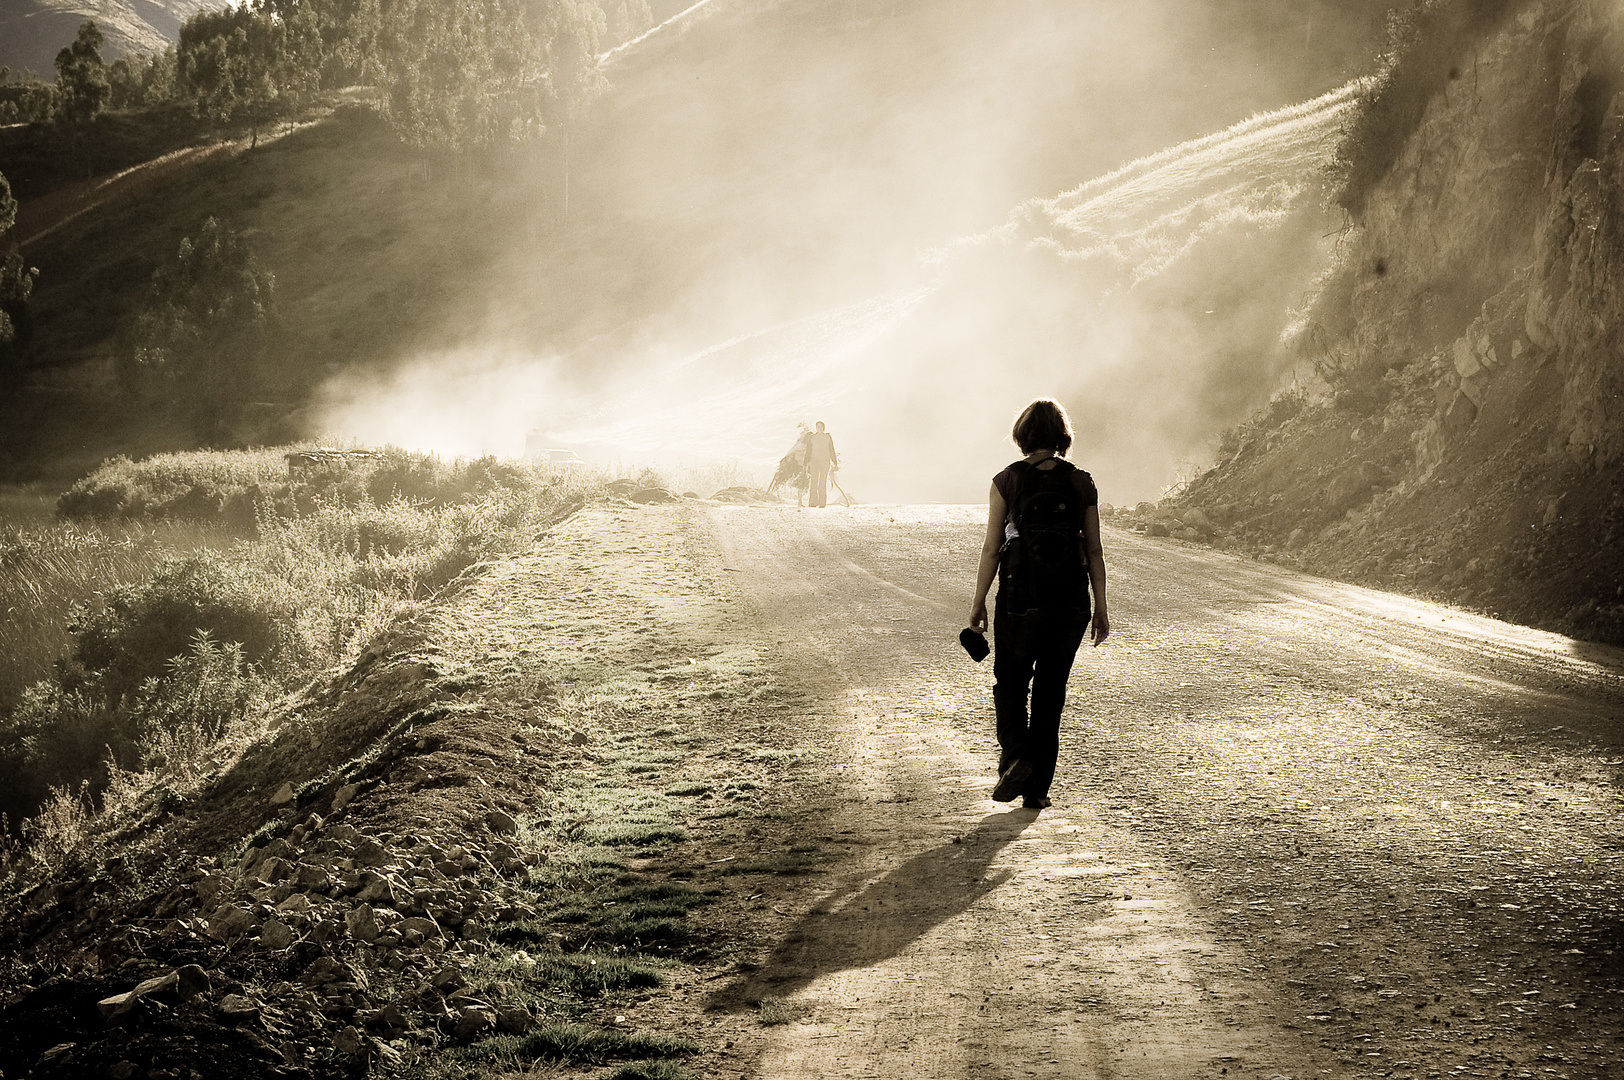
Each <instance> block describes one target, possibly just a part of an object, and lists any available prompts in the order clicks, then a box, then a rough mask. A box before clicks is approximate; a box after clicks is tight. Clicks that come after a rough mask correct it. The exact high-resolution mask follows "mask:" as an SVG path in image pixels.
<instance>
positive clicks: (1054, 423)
mask: <svg viewBox="0 0 1624 1080" xmlns="http://www.w3.org/2000/svg"><path fill="white" fill-rule="evenodd" d="M1012 434H1013V435H1014V437H1015V445H1016V446H1018V447H1020V448H1021V453H1023V454H1031V453H1034V452H1036V451H1038V450H1053V451H1054V452H1055V453H1057V454H1065V452H1066V451H1067V450H1070V449H1071V421H1070V420H1068V419H1066V410H1065V408H1064V407H1063V406H1062V405H1061V404H1060V402H1058V401H1054V400H1051V399H1050V398H1039V399H1038V400H1037V401H1034V402H1032V404H1030V405H1028V406H1027V407H1026V408H1025V409H1023V410H1021V415H1020V416H1018V417H1016V418H1015V430H1014V432H1013V433H1012Z"/></svg>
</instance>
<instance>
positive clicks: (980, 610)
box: [969, 600, 987, 634]
mask: <svg viewBox="0 0 1624 1080" xmlns="http://www.w3.org/2000/svg"><path fill="white" fill-rule="evenodd" d="M969 625H970V629H972V630H974V631H975V632H976V633H978V634H985V633H986V632H987V602H986V601H985V600H977V601H976V602H975V603H974V604H972V605H970V623H969Z"/></svg>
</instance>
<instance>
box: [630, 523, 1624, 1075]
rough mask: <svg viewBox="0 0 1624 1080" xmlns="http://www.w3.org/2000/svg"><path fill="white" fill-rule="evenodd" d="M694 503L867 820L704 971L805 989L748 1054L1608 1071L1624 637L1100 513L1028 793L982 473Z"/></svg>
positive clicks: (1326, 1071)
mask: <svg viewBox="0 0 1624 1080" xmlns="http://www.w3.org/2000/svg"><path fill="white" fill-rule="evenodd" d="M685 512H686V513H694V512H698V511H683V510H680V509H677V508H673V509H672V510H668V511H659V513H685ZM703 512H704V513H708V515H709V523H710V527H711V531H712V534H713V535H714V537H715V541H716V545H717V549H718V551H719V552H720V555H721V558H722V561H723V563H724V567H725V569H724V575H723V576H724V577H725V578H726V579H727V580H729V581H733V582H736V583H737V588H738V590H739V591H740V593H741V595H742V598H743V600H744V604H743V607H744V609H745V610H747V611H749V612H751V613H752V614H750V615H749V616H748V617H749V618H751V619H753V620H754V623H753V625H754V627H755V629H756V632H757V633H759V634H761V635H762V636H763V637H764V638H766V639H769V640H770V641H771V642H772V643H773V644H772V647H773V649H774V651H775V652H776V653H777V655H778V656H779V657H780V659H781V662H782V663H783V664H784V665H785V666H786V668H787V669H788V671H789V673H790V674H791V677H792V678H793V679H794V680H795V681H797V682H798V683H799V684H800V685H801V686H803V687H804V688H805V689H806V690H807V692H808V693H809V694H810V695H811V698H812V700H813V701H814V702H816V707H815V708H813V709H811V710H805V709H797V710H796V711H795V714H794V716H793V717H791V716H789V715H788V714H786V716H785V718H784V721H783V722H785V723H794V724H802V725H811V726H812V727H813V728H815V729H816V730H808V731H805V732H803V733H802V735H803V737H805V738H807V739H809V740H813V741H817V742H819V743H821V744H822V745H826V746H828V747H829V748H830V749H831V752H832V756H833V762H834V764H833V766H832V767H833V768H835V769H837V770H838V771H839V774H840V777H841V780H842V784H841V798H839V799H838V800H836V803H835V806H836V808H835V809H834V810H833V811H832V812H831V813H832V815H833V816H832V818H831V819H829V820H827V821H821V822H819V823H818V827H819V829H820V830H822V831H823V832H824V833H825V834H827V835H834V836H839V837H842V839H843V841H844V843H845V844H846V847H847V849H848V850H849V852H850V854H849V855H847V856H846V857H845V858H844V860H843V861H842V862H840V863H838V864H836V865H835V866H833V867H832V868H831V871H832V872H831V873H830V874H828V875H824V876H822V877H819V878H813V879H808V884H807V885H806V887H805V890H806V891H805V895H804V896H802V897H801V898H800V903H799V904H796V905H788V906H786V907H785V909H784V910H783V911H782V912H781V914H782V915H783V916H784V918H783V920H782V928H781V930H779V931H775V932H774V933H772V934H770V935H769V937H768V938H767V939H765V940H763V941H762V942H761V943H760V950H759V953H760V955H759V957H758V961H759V967H757V966H756V965H755V964H751V965H747V970H748V969H749V968H754V970H748V973H747V974H741V975H738V976H736V977H735V979H734V981H733V982H731V983H729V984H727V985H725V986H723V987H721V988H720V989H718V990H716V991H714V992H713V993H712V994H711V997H710V1000H709V1004H710V1006H711V1008H712V1009H713V1010H715V1009H726V1008H729V1007H732V1006H736V1005H738V1004H740V1003H743V1002H747V1001H759V1000H761V999H762V998H768V999H787V1001H788V1002H789V1003H790V1007H791V1008H792V1009H793V1010H794V1011H797V1012H802V1013H803V1015H802V1016H801V1018H800V1019H799V1020H796V1021H794V1022H791V1023H787V1024H782V1025H778V1026H774V1027H771V1028H768V1029H766V1031H767V1032H768V1042H767V1044H766V1046H765V1048H764V1049H763V1050H762V1052H761V1053H760V1054H759V1056H758V1057H757V1058H756V1060H755V1061H754V1062H753V1063H751V1064H750V1065H749V1066H748V1071H749V1074H750V1075H756V1076H761V1077H771V1078H790V1077H819V1078H843V1077H882V1078H915V1077H917V1078H937V1080H941V1078H949V1077H974V1078H1005V1077H1007V1078H1021V1077H1031V1076H1037V1077H1067V1078H1092V1077H1169V1078H1173V1077H1177V1078H1181V1080H1183V1078H1192V1077H1218V1076H1227V1077H1238V1076H1246V1077H1251V1076H1259V1077H1280V1076H1285V1077H1292V1078H1296V1080H1301V1078H1304V1077H1320V1076H1335V1077H1354V1076H1395V1077H1441V1076H1493V1077H1500V1076H1507V1077H1528V1076H1539V1077H1545V1076H1556V1077H1569V1078H1573V1077H1602V1076H1617V1075H1621V1074H1624V1025H1621V1024H1620V1022H1619V1021H1620V1000H1621V999H1620V996H1619V995H1620V994H1621V993H1624V979H1621V975H1624V964H1621V958H1620V957H1619V955H1617V950H1618V949H1619V947H1620V944H1621V938H1624V923H1621V920H1620V912H1619V901H1618V894H1619V889H1618V885H1619V883H1620V879H1621V877H1624V867H1621V865H1620V860H1621V859H1624V845H1621V839H1624V827H1621V825H1620V821H1619V810H1620V801H1621V800H1620V795H1619V786H1618V785H1619V778H1620V769H1619V765H1620V760H1619V756H1618V749H1617V746H1618V741H1619V738H1620V733H1621V732H1624V681H1621V673H1624V654H1621V653H1619V652H1618V651H1609V650H1605V649H1602V648H1591V647H1586V646H1583V645H1578V644H1575V643H1573V642H1570V641H1568V640H1566V639H1562V638H1558V637H1555V636H1553V635H1549V634H1544V633H1539V632H1534V631H1528V630H1523V629H1520V628H1516V627H1511V626H1507V625H1504V624H1500V623H1495V622H1493V621H1490V620H1486V619H1480V618H1475V617H1472V616H1467V615H1463V614H1460V613H1458V612H1454V611H1450V610H1448V609H1443V608H1438V607H1434V606H1431V605H1428V604H1424V603H1419V602H1413V601H1408V600H1405V599H1402V598H1398V597H1394V596H1390V595H1386V594H1380V593H1374V592H1370V591H1368V590H1363V589H1357V588H1352V587H1346V586H1340V585H1336V584H1333V583H1329V582H1326V581H1322V580H1319V579H1314V578H1308V577H1304V576H1300V575H1296V574H1292V573H1289V572H1285V571H1280V570H1276V569H1274V568H1272V567H1268V566H1264V565H1259V564H1256V563H1251V562H1246V561H1242V560H1238V559H1235V558H1232V557H1229V556H1226V555H1223V554H1220V553H1217V552H1214V551H1211V550H1209V549H1206V548H1199V547H1195V546H1192V545H1183V544H1180V543H1178V542H1174V541H1165V540H1146V539H1143V538H1140V537H1137V536H1135V535H1133V534H1126V533H1120V532H1115V531H1110V530H1108V531H1107V536H1106V552H1107V559H1108V563H1109V568H1110V575H1111V606H1112V614H1113V622H1114V625H1115V632H1114V633H1113V635H1112V637H1111V639H1110V641H1109V642H1108V643H1107V644H1106V645H1105V646H1104V647H1101V648H1099V649H1090V648H1089V647H1088V646H1086V645H1085V646H1084V650H1083V653H1082V654H1081V655H1080V657H1079V662H1078V664H1077V667H1076V669H1075V670H1074V673H1073V676H1072V684H1071V685H1072V697H1071V702H1070V704H1069V705H1068V709H1067V717H1066V721H1065V724H1064V726H1063V729H1062V749H1061V766H1060V772H1059V776H1058V779H1057V782H1056V786H1055V790H1054V792H1053V795H1054V807H1053V808H1052V809H1050V810H1047V811H1044V812H1042V813H1041V814H1039V813H1036V812H1032V811H1026V810H1021V809H1018V808H1016V809H1012V808H1008V807H1005V806H1002V805H1000V804H996V803H993V802H992V801H990V799H989V798H988V791H989V788H990V785H991V781H992V779H993V776H992V768H993V763H994V760H995V756H996V747H995V745H994V742H993V739H992V733H991V727H992V725H991V709H990V695H989V689H990V683H991V664H990V663H988V664H985V665H982V666H977V665H975V664H972V663H971V662H970V661H969V660H968V659H967V658H966V657H965V656H964V655H963V653H962V652H961V651H960V650H959V648H958V645H957V642H956V640H955V637H956V634H957V631H958V629H959V627H960V626H961V625H962V624H963V619H964V615H965V609H966V606H967V602H968V598H969V590H970V587H971V584H972V575H973V563H974V558H975V554H976V551H977V548H978V543H979V531H980V527H981V523H980V515H981V513H982V511H981V510H980V509H979V508H971V507H859V508H856V509H852V510H844V509H830V510H826V511H806V510H799V511H798V510H794V509H787V508H786V509H777V508H754V507H737V508H735V507H713V508H711V509H709V510H707V511H703Z"/></svg>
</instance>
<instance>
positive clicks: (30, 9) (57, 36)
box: [0, 0, 224, 79]
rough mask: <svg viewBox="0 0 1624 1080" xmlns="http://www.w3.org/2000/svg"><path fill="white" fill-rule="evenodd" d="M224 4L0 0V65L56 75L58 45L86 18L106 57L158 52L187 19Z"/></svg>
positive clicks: (185, 0)
mask: <svg viewBox="0 0 1624 1080" xmlns="http://www.w3.org/2000/svg"><path fill="white" fill-rule="evenodd" d="M223 6H224V5H223V4H220V3H214V2H211V0H0V66H4V67H9V68H11V69H12V70H14V71H15V70H22V69H27V70H30V71H33V72H34V73H35V74H37V75H40V76H42V77H44V78H46V79H52V78H55V67H54V64H55V61H56V54H57V51H58V50H60V49H61V48H63V47H64V46H65V45H67V44H68V43H69V42H71V41H72V40H73V38H74V35H75V34H77V33H78V32H79V25H80V24H81V23H83V22H84V21H85V20H86V19H94V20H95V21H96V25H97V26H98V27H100V28H101V32H102V34H103V36H104V37H105V38H106V44H105V45H104V46H103V47H102V53H103V58H104V59H106V60H113V59H115V58H117V57H120V56H124V55H126V54H129V53H155V52H163V51H164V49H166V48H168V47H169V46H170V45H173V44H174V43H175V41H176V40H177V39H178V38H179V36H180V27H181V24H182V23H184V22H185V21H186V20H187V19H189V18H191V17H192V16H193V15H195V14H197V13H198V12H199V11H206V10H208V9H210V8H216V7H223Z"/></svg>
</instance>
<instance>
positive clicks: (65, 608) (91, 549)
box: [0, 523, 206, 710]
mask: <svg viewBox="0 0 1624 1080" xmlns="http://www.w3.org/2000/svg"><path fill="white" fill-rule="evenodd" d="M204 542H206V538H205V537H204V536H203V535H202V534H201V533H200V532H199V531H198V530H195V529H191V528H186V527H176V526H163V527H160V528H150V527H144V526H133V527H125V528H118V529H113V530H104V529H101V528H97V527H90V528H86V527H84V526H82V525H78V524H74V523H64V524H58V525H52V526H49V527H46V528H35V529H27V530H22V529H15V528H5V527H0V612H4V613H5V618H4V619H0V710H4V709H5V708H6V707H7V706H9V705H10V704H11V703H12V702H14V701H16V700H17V698H18V695H20V694H21V693H22V691H23V689H24V688H25V687H27V686H29V685H30V684H32V683H34V682H36V681H38V680H40V679H43V678H46V677H48V676H50V675H51V673H52V671H53V670H54V664H55V662H56V660H57V658H58V657H60V656H62V655H63V654H64V653H65V652H67V651H68V649H69V647H70V645H71V642H72V638H71V636H70V634H69V630H68V627H69V625H70V624H71V623H72V621H73V620H72V617H71V614H70V613H71V612H72V611H74V610H75V609H77V608H88V607H89V606H91V605H94V604H97V603H99V602H100V598H101V596H102V594H103V593H104V592H105V591H106V590H108V589H112V588H116V587H118V586H121V585H129V584H133V583H135V582H138V581H142V580H144V579H145V578H146V577H147V576H148V575H150V574H151V573H152V571H153V570H154V569H155V568H156V567H157V565H158V564H159V562H161V561H162V559H163V558H164V557H165V555H166V553H168V552H171V551H173V550H175V549H176V548H182V549H190V548H192V547H195V546H197V545H199V544H202V543H204Z"/></svg>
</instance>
